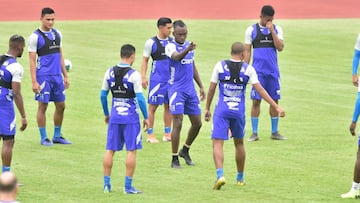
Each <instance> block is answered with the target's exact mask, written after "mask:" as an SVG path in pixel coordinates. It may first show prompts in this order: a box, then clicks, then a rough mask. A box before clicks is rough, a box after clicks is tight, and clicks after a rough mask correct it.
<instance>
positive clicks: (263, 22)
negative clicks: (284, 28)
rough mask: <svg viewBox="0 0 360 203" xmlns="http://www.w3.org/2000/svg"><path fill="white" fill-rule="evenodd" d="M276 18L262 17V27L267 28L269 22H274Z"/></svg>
mask: <svg viewBox="0 0 360 203" xmlns="http://www.w3.org/2000/svg"><path fill="white" fill-rule="evenodd" d="M273 19H274V16H260V25H262V26H266V23H267V22H272V21H273Z"/></svg>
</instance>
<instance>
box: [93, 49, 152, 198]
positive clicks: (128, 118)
mask: <svg viewBox="0 0 360 203" xmlns="http://www.w3.org/2000/svg"><path fill="white" fill-rule="evenodd" d="M120 56H121V62H120V63H119V64H118V65H116V66H114V67H112V68H110V69H108V70H107V71H106V73H105V76H104V80H103V84H102V88H101V92H100V99H101V104H102V108H103V111H104V115H105V123H107V124H108V133H107V142H106V152H105V156H104V162H103V167H104V192H105V193H106V192H111V184H110V175H111V169H112V165H113V157H114V155H115V152H116V151H120V150H122V149H123V147H124V144H125V145H126V151H127V157H126V161H125V165H126V171H125V186H124V193H125V194H140V193H141V191H139V190H136V189H135V188H134V187H133V186H132V180H133V176H134V172H135V167H136V150H139V149H141V148H142V136H141V126H140V120H139V112H138V108H139V107H140V109H141V112H142V114H143V116H144V121H143V124H144V128H145V130H147V127H148V114H147V109H146V101H145V97H144V95H143V93H142V87H141V76H140V74H139V72H137V71H135V70H134V69H133V68H132V67H131V65H132V64H133V62H134V60H135V47H134V46H132V45H130V44H125V45H123V46H122V47H121V51H120ZM109 91H111V93H112V104H111V112H110V114H109V110H108V106H107V95H108V94H109Z"/></svg>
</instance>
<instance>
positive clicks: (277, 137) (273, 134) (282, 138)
mask: <svg viewBox="0 0 360 203" xmlns="http://www.w3.org/2000/svg"><path fill="white" fill-rule="evenodd" d="M271 139H273V140H287V138H286V137H284V136H282V135H280V134H279V132H274V133H271Z"/></svg>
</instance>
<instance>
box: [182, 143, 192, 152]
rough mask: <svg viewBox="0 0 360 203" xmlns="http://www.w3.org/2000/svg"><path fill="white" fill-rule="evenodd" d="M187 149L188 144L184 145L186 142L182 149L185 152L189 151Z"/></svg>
mask: <svg viewBox="0 0 360 203" xmlns="http://www.w3.org/2000/svg"><path fill="white" fill-rule="evenodd" d="M189 149H190V146H186V144H184V146H183V148H182V151H183V152H185V153H189Z"/></svg>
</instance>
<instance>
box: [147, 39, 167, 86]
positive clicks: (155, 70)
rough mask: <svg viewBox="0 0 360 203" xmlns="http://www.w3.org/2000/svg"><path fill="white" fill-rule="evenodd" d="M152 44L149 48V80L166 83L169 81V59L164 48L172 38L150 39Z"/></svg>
mask: <svg viewBox="0 0 360 203" xmlns="http://www.w3.org/2000/svg"><path fill="white" fill-rule="evenodd" d="M151 40H153V44H152V47H151V58H152V60H153V61H152V65H151V72H150V80H151V81H157V82H168V81H169V79H170V59H169V57H167V56H166V54H165V46H166V45H167V44H168V43H169V41H170V40H172V38H167V39H159V38H158V37H157V36H155V37H152V38H151Z"/></svg>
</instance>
